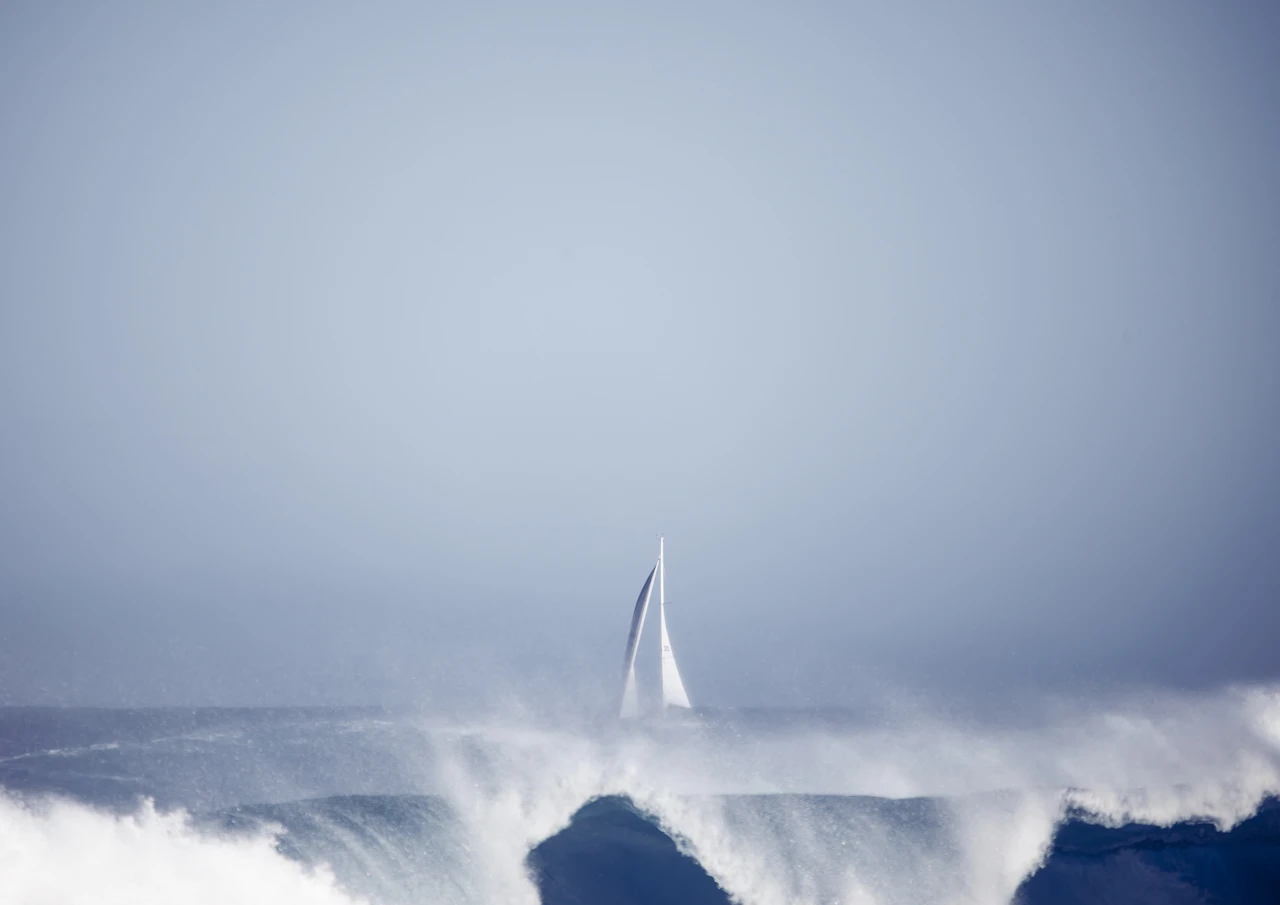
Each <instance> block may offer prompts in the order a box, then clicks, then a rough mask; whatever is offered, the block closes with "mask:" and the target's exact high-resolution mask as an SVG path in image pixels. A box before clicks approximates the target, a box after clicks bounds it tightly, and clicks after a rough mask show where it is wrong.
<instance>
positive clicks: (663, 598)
mask: <svg viewBox="0 0 1280 905" xmlns="http://www.w3.org/2000/svg"><path fill="white" fill-rule="evenodd" d="M655 575H656V576H658V588H659V591H658V621H659V624H660V629H661V641H662V708H663V710H666V709H667V708H669V707H683V708H689V707H690V706H691V705H690V704H689V694H688V692H686V691H685V690H684V682H682V681H681V680H680V670H679V669H677V668H676V658H675V654H673V653H672V652H671V638H670V636H668V635H667V570H666V566H665V565H664V563H663V542H662V540H661V539H659V541H658V562H657V565H655V566H654V567H653V570H652V571H651V572H650V573H649V577H648V578H646V579H645V580H644V587H642V588H641V589H640V596H639V597H637V598H636V608H635V611H634V612H633V613H632V615H631V632H630V634H628V635H627V652H626V653H625V654H624V655H623V657H622V703H621V706H620V707H619V710H618V715H619V717H621V718H622V719H624V720H626V719H634V718H636V717H637V716H639V715H640V701H639V697H638V695H637V693H636V648H637V647H638V646H639V644H640V633H641V631H643V629H644V617H645V614H646V613H648V611H649V598H650V597H652V596H653V577H654V576H655Z"/></svg>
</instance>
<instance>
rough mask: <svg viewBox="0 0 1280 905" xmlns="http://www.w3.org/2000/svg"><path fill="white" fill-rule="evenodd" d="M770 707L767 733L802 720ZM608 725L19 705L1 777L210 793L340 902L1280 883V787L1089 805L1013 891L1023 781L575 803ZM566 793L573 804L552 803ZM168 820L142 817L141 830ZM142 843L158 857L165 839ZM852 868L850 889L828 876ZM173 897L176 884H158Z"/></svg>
mask: <svg viewBox="0 0 1280 905" xmlns="http://www.w3.org/2000/svg"><path fill="white" fill-rule="evenodd" d="M769 726H770V728H769V729H768V730H767V732H768V733H773V734H772V735H769V736H768V742H767V744H770V745H772V744H774V743H776V742H777V741H778V739H785V738H786V737H787V736H785V735H779V734H778V733H777V732H776V731H775V730H776V726H775V724H774V723H772V722H771V723H770V724H769ZM829 728H830V727H828V728H827V729H824V732H825V731H828V730H829ZM684 731H685V730H671V731H665V732H660V733H657V734H656V735H654V736H653V737H651V738H648V739H646V740H644V742H643V745H642V746H641V747H640V748H639V749H637V750H639V751H640V753H641V754H642V755H643V756H644V757H645V758H649V757H651V756H653V755H655V754H657V755H662V754H663V753H664V752H673V753H672V755H671V756H672V757H673V758H674V752H677V751H678V750H679V746H680V745H682V744H689V741H688V738H689V737H684V736H681V735H680V732H684ZM787 731H788V732H790V731H791V728H788V729H787ZM815 738H828V741H829V737H828V736H820V737H815ZM682 739H683V741H682ZM595 744H596V743H588V742H587V741H585V740H582V739H578V738H577V737H576V736H573V735H568V734H555V735H551V736H549V737H544V736H543V735H541V734H539V733H538V732H535V731H532V730H527V729H510V730H505V729H504V730H502V731H500V732H496V733H489V734H487V735H486V734H480V733H477V732H475V731H473V730H467V729H458V728H456V727H454V728H451V729H441V728H439V727H436V728H431V727H429V726H427V725H426V724H423V723H420V722H418V721H415V720H413V719H409V718H405V717H397V716H394V715H391V714H388V713H385V712H382V711H377V710H357V709H324V710H315V709H280V710H235V709H229V710H159V711H94V710H66V711H57V710H26V709H20V710H12V709H11V710H3V711H0V784H2V785H3V787H4V789H5V793H6V796H5V797H7V798H8V799H9V800H10V801H11V802H12V801H13V800H14V798H15V796H16V797H17V798H20V799H23V800H26V801H29V802H39V801H41V800H47V799H48V796H55V797H56V798H59V799H71V800H74V801H77V802H81V803H82V804H84V805H87V806H89V807H91V808H94V809H103V808H105V809H108V810H109V811H111V812H113V813H117V814H119V813H127V812H130V811H132V810H134V809H136V808H137V807H138V806H139V805H138V801H139V800H140V798H141V797H150V798H151V799H153V800H155V801H157V802H158V803H159V805H160V806H161V807H162V808H168V807H183V808H186V809H187V810H189V811H190V812H191V813H192V815H193V816H192V817H191V818H190V821H189V827H190V829H189V830H182V831H181V832H189V833H190V834H191V838H190V841H191V844H193V845H197V846H199V845H216V844H223V843H226V844H233V843H234V841H235V840H250V841H252V840H261V839H264V838H265V839H266V840H267V843H266V844H268V845H269V846H270V847H272V848H273V849H274V852H275V853H276V856H277V857H279V858H280V859H282V861H284V862H290V863H293V864H295V865H301V866H304V867H305V868H307V869H308V870H311V869H317V868H319V869H323V870H326V871H332V874H333V877H334V881H333V882H334V884H335V885H334V886H333V888H332V890H331V894H332V895H333V896H337V897H339V898H337V899H327V898H326V899H321V900H320V901H326V902H327V901H341V902H343V903H346V902H349V901H353V900H359V899H363V900H364V901H367V902H369V903H372V905H401V903H404V905H408V903H423V902H426V903H444V902H449V903H476V905H480V903H490V902H509V901H515V902H519V901H528V902H536V901H540V902H542V903H544V905H648V903H654V905H656V903H665V905H727V903H729V902H731V901H743V902H747V903H751V905H755V903H757V902H758V903H760V905H773V903H774V902H778V901H788V902H791V901H794V902H797V903H802V902H810V901H812V902H815V903H816V902H818V901H823V902H830V901H845V900H847V899H846V898H844V897H845V896H846V895H848V896H849V897H850V898H852V895H850V893H849V891H850V890H854V891H856V892H858V893H859V894H860V895H862V896H863V897H864V899H865V900H866V901H870V902H874V903H891V905H896V903H898V902H904V903H905V902H931V901H953V902H962V903H969V902H972V903H975V905H977V903H981V902H992V903H995V902H1000V901H1004V902H1008V901H1016V902H1018V903H1020V905H1075V903H1080V905H1084V903H1097V902H1117V903H1119V902H1126V903H1127V902H1162V903H1163V902H1173V903H1179V902H1186V903H1192V902H1197V903H1200V902H1218V903H1240V905H1244V903H1264V902H1277V901H1280V806H1278V805H1277V804H1276V803H1275V802H1274V801H1268V802H1264V803H1263V805H1262V806H1261V807H1260V808H1259V810H1258V812H1257V813H1256V815H1255V816H1253V817H1251V818H1249V819H1247V820H1244V821H1243V822H1242V823H1240V824H1239V825H1237V826H1235V827H1234V828H1232V829H1230V830H1226V831H1222V830H1219V829H1216V828H1215V827H1214V826H1212V825H1210V824H1207V823H1202V822H1182V823H1175V824H1173V825H1172V826H1168V827H1163V828H1161V827H1155V826H1148V825H1140V824H1129V825H1125V826H1120V827H1104V826H1099V825H1095V824H1093V823H1090V822H1088V821H1087V820H1085V819H1080V818H1076V819H1071V820H1068V821H1067V822H1065V823H1063V824H1061V825H1060V826H1058V827H1057V829H1056V832H1054V831H1052V825H1050V837H1049V838H1051V840H1052V843H1051V846H1050V848H1049V850H1048V852H1047V856H1046V857H1044V858H1043V859H1042V863H1040V864H1039V865H1038V866H1037V865H1036V864H1035V863H1031V864H1030V866H1029V867H1028V868H1027V870H1026V871H1025V872H1024V873H1023V874H1018V875H1014V876H1013V877H1012V881H1011V882H1010V884H1009V885H1008V886H1007V888H1005V887H1001V885H1000V884H999V883H998V882H992V881H991V876H992V875H993V867H992V866H993V865H995V866H996V867H997V868H998V867H999V866H1000V865H1001V864H1004V863H1006V862H1005V861H1004V860H1001V859H1000V858H997V859H996V860H994V861H984V860H982V859H983V858H985V857H987V856H990V855H992V854H993V853H994V854H997V855H1000V854H1001V851H999V850H1000V849H1002V847H1016V846H1015V843H1017V841H1018V840H1019V839H1025V838H1033V837H1028V836H1027V834H1026V832H1024V831H1019V833H1021V835H1019V834H1018V833H1014V834H1012V835H1000V834H1001V833H1002V832H1003V830H1002V829H1001V826H1000V825H999V824H1000V822H1001V821H1003V820H1006V819H1007V820H1009V821H1016V820H1018V819H1024V818H1025V813H1024V812H1023V811H1020V810H1018V808H1017V807H1012V806H1008V805H1007V803H1003V802H1002V801H1001V800H1000V795H999V794H995V793H993V794H995V797H994V798H992V796H986V797H983V796H977V797H976V798H975V797H972V796H970V797H963V796H962V797H957V798H946V797H924V798H922V797H909V798H883V797H874V796H863V795H814V794H794V793H786V794H723V793H721V792H715V793H698V792H696V791H694V792H681V793H678V794H676V793H668V792H666V791H665V790H657V791H653V790H649V791H645V788H646V787H643V786H637V788H638V789H640V793H639V794H638V795H634V796H628V795H626V794H607V793H605V794H596V795H590V794H587V795H585V796H584V797H583V798H582V799H581V800H579V801H578V802H576V803H573V802H572V798H573V794H577V793H573V794H566V792H565V789H566V787H567V784H568V783H569V776H570V774H571V773H572V772H573V771H575V770H579V769H581V768H582V764H583V763H584V762H586V761H587V760H589V758H590V757H597V756H599V750H600V749H599V747H598V746H594V745H595ZM628 744H630V742H628ZM715 744H719V743H718V742H716V743H715ZM761 750H764V748H761ZM459 752H461V753H462V757H461V759H458V755H459ZM530 764H533V765H534V767H535V768H536V769H530V768H529V765H530ZM1000 794H1003V793H1000ZM557 797H558V800H559V801H560V803H561V805H565V806H566V810H564V811H563V814H562V815H560V816H556V815H557V814H559V813H560V812H556V811H554V809H553V810H552V811H550V812H547V813H550V814H551V815H552V816H550V817H547V816H545V815H544V814H542V812H541V811H540V808H541V807H542V805H543V803H544V802H545V801H546V800H548V799H557ZM979 799H981V800H979ZM975 802H976V804H975ZM3 804H4V798H3V797H0V805H3ZM970 805H974V807H970ZM558 806H559V805H558ZM24 807H25V806H24ZM31 807H32V808H34V811H31V810H29V809H28V810H18V811H15V810H14V808H13V807H11V806H5V807H0V863H5V861H4V856H5V854H6V853H5V852H4V851H3V846H4V845H5V839H6V838H11V835H10V836H6V831H7V830H8V829H9V828H7V827H5V826H4V821H6V820H9V821H14V820H27V821H30V820H33V819H35V820H45V818H44V817H43V816H41V814H42V813H43V812H42V811H40V808H41V807H43V805H38V804H35V805H31ZM76 813H77V814H79V813H81V812H76ZM83 813H84V814H88V813H89V812H88V811H85V812H83ZM32 814H35V817H34V818H33V817H32ZM974 814H977V815H978V816H977V817H974V816H973V815H974ZM1019 814H1021V815H1022V817H1019V816H1018V815H1019ZM966 815H967V816H966ZM64 818H65V815H64ZM77 819H78V820H80V823H79V824H77V826H78V827H79V828H78V829H77V830H76V833H77V836H76V840H75V845H76V846H83V845H84V838H85V829H84V826H83V825H80V824H85V823H86V821H88V818H84V819H80V818H77ZM103 819H106V818H103ZM111 819H121V818H111ZM127 819H133V818H127ZM993 821H994V823H993ZM64 822H65V820H64ZM1032 823H1033V824H1034V821H1032ZM33 826H34V827H35V828H36V829H37V830H38V831H39V832H46V831H47V832H48V833H49V834H50V835H53V834H55V833H57V832H60V831H61V830H60V827H61V826H62V824H60V823H58V822H57V821H56V820H55V819H54V817H49V818H48V819H47V820H46V822H45V823H38V822H37V823H30V822H29V823H28V824H26V825H24V827H20V829H23V831H24V832H27V833H30V832H31V828H32V827H33ZM147 826H149V824H148V823H147V821H146V820H138V821H137V826H134V831H138V827H141V828H142V831H145V830H146V828H147ZM993 827H994V829H993ZM157 832H158V833H161V834H164V833H167V834H169V835H170V836H172V834H173V833H174V832H175V830H174V829H173V827H172V826H167V825H166V826H161V827H160V828H159V829H158V830H157ZM993 832H994V833H995V835H992V833H993ZM116 835H119V834H116ZM762 839H763V840H767V842H768V844H767V845H763V844H761V843H760V840H762ZM218 840H222V841H223V842H219V841H218ZM991 840H996V841H995V842H994V843H993V842H992V841H991ZM56 841H57V840H56V838H54V839H53V842H55V843H56ZM721 843H723V844H721ZM739 843H741V844H739ZM54 847H55V848H56V845H55V846H54ZM988 849H990V850H988ZM140 850H141V852H142V855H141V857H143V858H144V859H145V858H148V857H156V855H155V854H154V852H157V851H161V850H162V848H161V847H156V846H154V845H152V844H148V845H145V846H142V847H141V849H140ZM246 851H248V850H246ZM66 857H67V858H68V859H73V858H74V857H75V856H74V852H73V851H72V850H71V849H68V854H67V855H66ZM255 857H260V855H256V856H255ZM819 860H821V862H822V863H818V862H819ZM246 864H247V865H249V866H247V867H246V868H245V869H246V870H248V869H250V867H253V869H257V867H256V866H254V865H256V864H257V862H253V864H252V865H250V864H249V862H246ZM141 865H142V868H141V869H143V870H145V868H146V861H145V860H143V861H142V862H141ZM64 866H65V867H66V868H67V869H69V870H74V869H75V866H76V865H75V864H74V863H68V864H66V865H64ZM43 869H45V870H47V871H48V870H52V871H57V870H58V869H59V864H58V863H51V864H46V865H44V866H43ZM131 869H132V870H136V869H138V868H137V867H136V866H135V867H133V868H131ZM996 872H997V873H998V871H996ZM302 876H303V875H302V874H299V877H302ZM307 876H310V875H309V874H308V875H307ZM831 876H837V877H839V878H841V881H840V882H841V883H843V884H844V885H843V886H841V885H831V884H830V883H829V882H828V881H827V880H826V879H824V877H826V878H829V877H831ZM495 878H496V879H495ZM779 878H786V879H785V882H783V880H782V879H779ZM775 881H776V882H775ZM92 882H99V883H102V882H108V883H109V880H93V881H92ZM299 882H302V880H301V879H300V880H299ZM307 882H310V880H308V881H307ZM325 882H328V881H325ZM824 883H825V884H826V885H824ZM504 884H505V885H504ZM850 884H856V886H855V885H850ZM264 888H265V887H264ZM327 888H328V887H326V889H327ZM4 890H5V886H4V880H3V879H0V894H2V893H3V892H4ZM833 890H834V892H833ZM326 894H329V893H326ZM735 897H736V898H735ZM46 899H47V901H53V902H57V901H62V899H59V898H58V897H57V896H56V895H50V896H48V897H46ZM161 900H165V901H172V900H173V899H172V898H169V899H162V898H159V897H157V898H154V899H147V898H145V897H140V898H138V899H137V901H139V902H142V903H143V905H146V903H148V902H150V901H161ZM285 900H289V899H287V898H286V899H285ZM303 900H305V899H304V898H303V897H300V898H299V899H298V901H303ZM15 901H22V899H20V898H19V899H16V900H15ZM33 901H34V900H33ZM192 901H200V900H199V899H198V898H192Z"/></svg>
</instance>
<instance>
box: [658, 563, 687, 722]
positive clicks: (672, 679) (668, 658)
mask: <svg viewBox="0 0 1280 905" xmlns="http://www.w3.org/2000/svg"><path fill="white" fill-rule="evenodd" d="M658 624H659V626H660V628H661V631H662V707H663V709H664V710H665V709H666V708H668V707H685V708H688V707H689V706H690V704H689V693H688V692H687V691H685V690H684V682H681V681H680V670H679V669H677V668H676V655H675V654H674V653H672V651H671V638H670V636H668V635H667V566H666V562H665V561H664V558H663V554H662V540H661V539H659V540H658Z"/></svg>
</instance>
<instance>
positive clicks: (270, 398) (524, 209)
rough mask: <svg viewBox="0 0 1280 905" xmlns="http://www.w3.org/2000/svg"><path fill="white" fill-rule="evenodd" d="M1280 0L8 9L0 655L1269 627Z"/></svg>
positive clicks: (771, 673) (1186, 671)
mask: <svg viewBox="0 0 1280 905" xmlns="http://www.w3.org/2000/svg"><path fill="white" fill-rule="evenodd" d="M1276 19H1277V17H1276V15H1275V14H1274V13H1272V12H1271V11H1270V10H1268V9H1267V8H1266V5H1265V4H1260V5H1258V6H1257V7H1253V6H1249V5H1245V4H1213V5H1206V4H1192V3H1149V4H1139V3H1135V4H1128V5H1126V6H1124V7H1123V8H1119V9H1118V8H1116V7H1115V5H1114V4H1063V5H1061V7H1060V8H1059V9H1057V10H1047V9H1044V8H1042V7H1041V6H1037V7H1036V8H1034V9H1032V8H1030V7H1019V6H1018V5H1015V4H1009V5H1007V6H1006V5H987V6H984V7H982V8H976V7H972V6H971V7H968V8H965V9H963V10H962V9H960V8H950V7H944V6H943V5H936V6H935V5H924V6H920V7H918V8H917V9H915V10H914V11H910V12H908V11H904V10H902V9H901V8H900V7H899V5H897V4H876V5H870V4H868V5H848V6H835V5H832V6H821V5H807V6H797V5H794V4H785V5H784V4H778V5H775V6H766V5H756V6H753V7H751V8H743V7H742V5H740V4H696V5H693V6H692V7H691V6H688V5H684V4H673V5H670V6H665V7H664V6H645V7H644V8H639V7H635V8H624V7H616V6H613V7H610V6H601V5H599V4H578V5H569V4H556V5H552V4H544V5H529V4H511V5H509V6H499V5H483V6H482V5H469V6H466V7H465V8H464V7H457V8H450V7H445V6H431V5H426V4H369V5H360V6H356V5H342V4H328V5H324V4H299V5H287V4H277V5H273V6H272V7H271V8H269V9H264V8H261V7H260V6H259V5H257V4H227V5H224V6H219V7H217V8H214V7H205V8H199V7H195V6H191V7H187V6H185V5H174V4H154V5H143V4H113V5H110V6H102V5H93V4H65V5H57V4H48V5H46V4H25V5H23V4H10V5H9V6H7V7H6V8H5V10H4V11H3V13H0V136H2V138H3V140H2V141H0V199H2V201H0V425H2V430H0V436H2V438H3V439H2V440H0V497H2V498H3V500H4V504H3V508H2V510H0V595H2V600H3V621H4V624H5V627H6V631H5V632H4V640H3V645H2V646H0V658H2V659H0V664H2V665H3V668H0V675H3V681H4V696H5V698H6V699H7V700H9V701H11V702H21V701H39V700H63V701H78V700H84V701H95V702H101V701H175V700H210V701H227V702H231V701H253V700H307V701H310V700H319V699H327V698H333V699H360V698H370V697H372V698H378V697H386V696H395V695H397V694H400V695H403V694H405V693H406V692H404V691H403V689H405V688H412V689H414V690H413V691H412V694H428V693H430V689H432V688H434V689H435V690H436V691H437V693H438V692H440V690H441V689H443V688H446V687H452V686H453V685H456V684H457V683H458V682H459V679H458V674H459V672H460V666H461V665H464V664H465V665H468V669H467V670H466V672H467V674H469V675H471V676H474V677H475V679H474V682H473V683H472V684H474V685H475V686H477V687H479V686H485V687H497V686H499V685H501V684H503V683H505V682H507V681H511V682H515V683H526V684H527V683H530V682H537V681H538V679H537V678H536V677H538V676H543V677H545V676H547V675H551V674H556V675H558V676H559V677H560V680H563V681H568V682H575V681H581V682H582V683H583V685H584V686H594V685H596V684H600V685H610V686H611V684H612V682H613V681H614V679H615V675H614V674H615V671H616V668H617V667H616V662H615V661H616V660H617V658H618V657H619V656H620V654H621V647H622V643H623V639H624V635H625V631H626V623H627V618H628V612H629V608H630V605H631V603H632V600H633V595H634V593H635V591H636V589H637V588H638V586H639V583H640V581H641V580H642V579H643V577H644V574H645V572H646V571H647V569H648V568H649V565H650V564H651V563H650V558H651V557H652V555H653V553H654V550H655V548H656V534H657V532H658V531H665V532H666V534H667V536H668V538H669V546H670V557H671V565H670V577H671V591H672V596H673V598H674V599H675V600H676V601H677V606H678V607H679V609H678V610H677V611H674V612H673V631H675V633H676V636H675V644H676V647H677V650H678V651H680V653H681V656H682V659H683V660H684V661H685V664H684V670H685V672H686V673H687V679H688V682H689V685H690V688H691V691H692V692H693V693H694V695H695V697H702V698H703V699H707V698H711V699H713V700H718V701H722V702H735V701H736V702H742V703H748V702H753V701H782V700H788V701H795V700H815V701H817V700H821V701H834V700H840V699H842V698H845V697H848V696H850V695H853V694H855V693H856V690H857V687H858V686H859V685H860V684H861V683H864V682H868V681H871V680H872V679H873V678H875V677H888V678H890V679H892V680H895V681H896V680H901V681H905V682H908V683H913V684H921V685H925V686H932V685H945V686H947V687H955V686H956V685H966V686H972V687H987V686H992V685H1005V684H1008V683H1010V682H1018V683H1021V682H1037V683H1051V684H1056V683H1061V682H1070V683H1078V682H1111V681H1159V682H1172V683H1178V684H1188V683H1190V684H1194V683H1201V682H1209V681H1220V680H1223V679H1230V678H1244V677H1250V676H1259V675H1272V674H1274V673H1275V672H1276V671H1277V667H1278V666H1280V664H1278V663H1277V661H1276V659H1275V658H1274V656H1273V655H1272V654H1271V649H1272V643H1271V642H1272V639H1274V638H1275V637H1276V636H1277V630H1278V629H1280V618H1277V615H1276V605H1277V603H1280V599H1278V598H1280V556H1277V555H1276V554H1275V545H1276V540H1277V538H1280V471H1278V469H1277V467H1276V464H1275V463H1276V462H1280V423H1278V421H1280V355H1277V353H1276V349H1277V347H1278V343H1280V254H1278V253H1277V249H1280V168H1278V167H1277V166H1276V163H1275V161H1276V160H1280V116H1277V114H1276V109H1277V105H1278V104H1280V67H1278V64H1277V63H1276V62H1275V59H1274V57H1275V54H1274V52H1273V51H1274V47H1275V46H1276V41H1277V38H1280V29H1277V22H1276ZM451 683H452V685H451ZM463 684H466V683H465V682H464V683H463ZM397 689H400V691H397ZM423 689H427V690H426V691H424V690H423Z"/></svg>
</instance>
